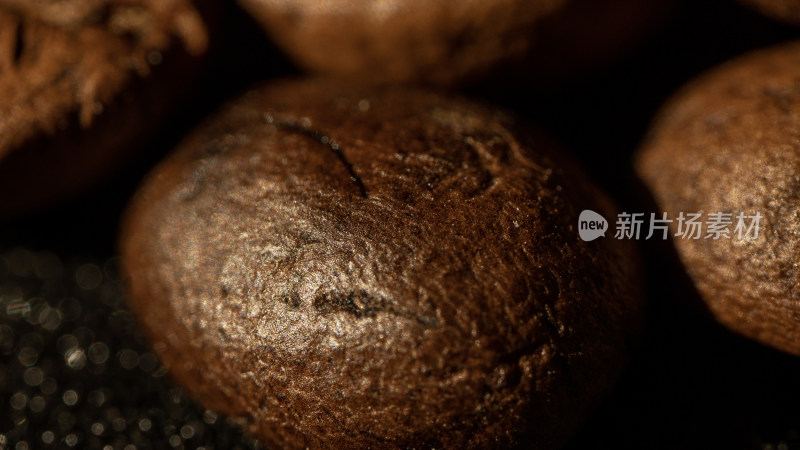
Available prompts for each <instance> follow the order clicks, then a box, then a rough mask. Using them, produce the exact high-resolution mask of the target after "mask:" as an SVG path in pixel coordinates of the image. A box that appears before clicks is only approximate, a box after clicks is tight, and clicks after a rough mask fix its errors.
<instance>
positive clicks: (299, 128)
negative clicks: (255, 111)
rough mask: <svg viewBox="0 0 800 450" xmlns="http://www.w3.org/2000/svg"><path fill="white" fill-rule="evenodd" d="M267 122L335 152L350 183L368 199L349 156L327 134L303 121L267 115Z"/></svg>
mask: <svg viewBox="0 0 800 450" xmlns="http://www.w3.org/2000/svg"><path fill="white" fill-rule="evenodd" d="M266 120H267V123H269V124H272V125H275V126H276V127H278V128H280V129H282V130H284V131H288V132H290V133H298V134H301V135H304V136H308V137H310V138H312V139H314V140H315V141H317V142H319V143H320V144H322V145H324V146H325V147H327V148H328V149H329V150H330V151H332V152H333V154H334V155H336V159H338V160H339V162H341V163H342V164H343V165H344V167H345V169H347V173H348V175H350V181H352V182H353V183H354V184H355V185H356V187H358V191H359V193H360V194H361V197H363V198H367V188H366V186H364V182H363V181H362V180H361V177H359V176H358V174H357V173H356V171H355V168H354V167H353V164H352V163H351V162H350V161H349V160H348V159H347V156H346V155H345V154H344V152H343V151H342V149H341V147H340V146H339V144H337V143H336V141H335V140H333V139H331V138H330V137H329V136H328V135H326V134H325V133H323V132H321V131H319V130H316V129H314V128H311V126H310V124H305V123H303V121H302V120H297V119H294V118H287V117H275V116H271V115H267V116H266Z"/></svg>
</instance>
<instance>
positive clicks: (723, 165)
mask: <svg viewBox="0 0 800 450" xmlns="http://www.w3.org/2000/svg"><path fill="white" fill-rule="evenodd" d="M798 80H800V43H798V42H795V43H790V44H785V45H782V46H779V47H774V48H770V49H766V50H761V51H757V52H755V53H751V54H748V55H745V56H742V57H740V58H738V59H736V60H734V61H731V62H729V63H726V64H725V65H723V66H721V67H719V68H717V69H715V70H713V71H711V72H710V73H708V74H705V75H703V76H701V77H700V78H698V79H697V80H695V81H694V82H692V83H691V84H690V85H688V86H687V87H686V88H684V90H683V91H682V92H681V93H680V94H678V95H677V96H676V97H675V98H674V99H673V100H672V101H671V103H670V104H669V105H668V106H667V107H666V108H665V109H664V111H662V113H661V115H660V117H659V118H658V120H657V121H656V122H655V125H654V127H653V129H652V131H651V134H650V136H649V139H648V140H647V141H646V142H645V143H644V145H643V148H642V149H641V152H640V154H639V155H638V160H637V171H638V173H639V175H640V176H641V178H642V179H643V180H644V182H645V183H646V184H647V185H648V186H649V188H650V191H651V192H652V195H653V196H654V198H655V200H656V203H657V204H658V208H659V210H660V211H667V212H668V213H669V214H670V216H671V217H673V218H674V217H676V216H677V214H678V213H679V212H681V211H683V212H686V213H689V212H704V213H711V212H726V213H733V214H734V215H736V214H738V213H739V212H744V213H746V214H755V213H760V214H761V215H762V216H764V218H763V219H762V220H761V224H760V225H761V230H760V233H759V237H758V238H757V239H754V240H752V239H751V240H743V239H738V237H736V236H732V238H731V239H719V240H713V239H697V240H691V239H676V240H675V245H676V247H677V250H678V253H679V256H680V258H681V260H682V261H683V263H684V265H685V267H686V270H687V272H688V273H689V275H690V276H691V278H692V279H693V280H694V282H695V284H696V286H697V289H698V290H699V292H700V294H701V296H702V297H703V299H704V300H705V303H706V305H707V306H708V308H709V309H710V311H711V313H712V314H713V315H714V316H715V317H716V318H717V319H718V320H719V321H720V322H721V323H723V324H724V325H726V326H728V327H729V328H731V329H733V330H735V331H737V332H739V333H741V334H743V335H745V336H748V337H750V338H753V339H756V340H758V341H760V342H762V343H764V344H767V345H771V346H773V347H776V348H778V349H781V350H784V351H788V352H792V353H795V354H800V302H799V300H800V291H798V289H797V288H798V286H800V266H798V261H800V208H798V205H800V142H798V139H797V137H798V136H800V106H799V105H800V85H799V84H798ZM672 225H675V223H673V224H672ZM734 225H735V219H734ZM732 228H733V226H732ZM673 231H675V228H674V227H673ZM704 234H705V233H704Z"/></svg>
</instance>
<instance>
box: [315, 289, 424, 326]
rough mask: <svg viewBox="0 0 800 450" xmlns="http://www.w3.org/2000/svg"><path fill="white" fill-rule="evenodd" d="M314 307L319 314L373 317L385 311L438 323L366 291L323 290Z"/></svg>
mask: <svg viewBox="0 0 800 450" xmlns="http://www.w3.org/2000/svg"><path fill="white" fill-rule="evenodd" d="M312 304H313V306H314V309H316V310H317V311H318V312H319V313H320V314H331V313H335V312H339V311H341V312H346V313H348V314H352V315H353V316H355V317H357V318H359V319H360V318H364V317H368V318H374V317H375V316H376V315H377V314H378V313H381V312H385V313H389V314H393V315H396V316H400V317H403V318H406V319H411V320H414V321H415V322H417V323H419V324H420V325H423V326H426V327H431V328H432V327H438V326H439V323H438V321H437V320H436V319H434V318H432V317H427V316H422V315H418V314H414V313H412V312H410V311H406V310H403V309H400V308H396V307H394V306H393V305H392V304H391V302H389V301H388V300H387V299H386V298H384V297H382V296H379V295H375V294H371V293H369V292H367V291H361V290H359V291H350V292H325V293H323V294H319V295H317V296H316V297H315V298H314V301H313V303H312Z"/></svg>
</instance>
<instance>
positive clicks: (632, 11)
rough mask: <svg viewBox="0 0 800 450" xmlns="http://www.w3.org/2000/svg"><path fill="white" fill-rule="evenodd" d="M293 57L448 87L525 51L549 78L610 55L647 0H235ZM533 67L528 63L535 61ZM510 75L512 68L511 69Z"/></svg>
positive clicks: (652, 5)
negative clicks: (238, 0) (642, 0)
mask: <svg viewBox="0 0 800 450" xmlns="http://www.w3.org/2000/svg"><path fill="white" fill-rule="evenodd" d="M240 3H241V4H242V6H244V7H245V8H246V9H247V10H248V11H250V12H251V14H253V16H254V17H255V18H256V19H258V20H259V21H260V22H261V23H262V24H263V26H264V28H265V29H266V30H267V31H268V33H269V34H270V36H272V38H273V39H274V40H275V42H276V43H277V44H279V45H280V46H281V47H282V48H283V49H284V50H285V51H286V52H287V53H288V54H289V56H291V57H292V58H293V59H294V60H295V61H296V62H297V63H298V64H300V65H301V66H303V67H305V68H307V69H310V70H312V71H315V72H321V73H327V74H332V75H337V76H342V77H348V78H351V79H352V78H357V79H360V80H366V81H372V82H422V83H428V84H435V85H445V86H448V85H451V84H454V83H456V84H459V83H465V82H469V81H472V80H473V79H475V78H479V77H481V76H482V75H485V74H487V73H489V72H491V71H492V70H493V69H497V66H498V65H504V64H510V63H520V62H521V60H522V59H523V58H524V59H525V63H524V64H525V65H524V69H523V67H522V66H520V65H518V64H512V65H513V67H514V68H515V69H517V70H524V72H525V74H524V79H525V80H526V81H529V79H534V80H538V81H541V80H542V79H548V81H553V79H557V78H558V77H561V76H564V75H575V74H576V73H578V72H580V71H582V70H585V69H586V68H587V67H590V66H592V65H594V64H597V63H599V62H602V61H605V60H607V59H608V58H609V57H610V56H611V55H614V54H616V53H618V52H619V51H620V49H622V48H625V47H629V46H630V45H631V41H635V40H636V38H638V37H640V36H641V35H642V34H644V31H645V30H646V29H647V28H648V27H650V26H652V25H653V22H654V18H656V17H658V16H660V15H661V14H662V13H663V12H664V4H665V2H664V1H662V0H652V1H649V2H641V1H639V0H604V1H597V0H535V1H530V0H488V1H487V0H466V1H451V0H434V1H430V0H384V1H377V2H376V1H371V0H357V1H332V2H331V1H320V0H240ZM531 66H532V67H531ZM507 69H508V70H506V74H508V73H513V71H512V70H511V69H510V68H507Z"/></svg>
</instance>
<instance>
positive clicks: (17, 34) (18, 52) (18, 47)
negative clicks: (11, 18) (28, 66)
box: [11, 20, 25, 66]
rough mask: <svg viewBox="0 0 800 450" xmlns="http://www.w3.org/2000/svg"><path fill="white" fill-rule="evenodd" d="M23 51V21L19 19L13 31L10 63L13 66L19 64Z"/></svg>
mask: <svg viewBox="0 0 800 450" xmlns="http://www.w3.org/2000/svg"><path fill="white" fill-rule="evenodd" d="M24 52H25V23H24V22H23V21H21V20H20V21H19V22H18V23H17V29H16V30H15V31H14V52H13V53H12V55H13V56H12V59H11V61H12V63H13V64H14V65H15V66H18V65H20V63H21V61H22V54H23V53H24Z"/></svg>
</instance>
